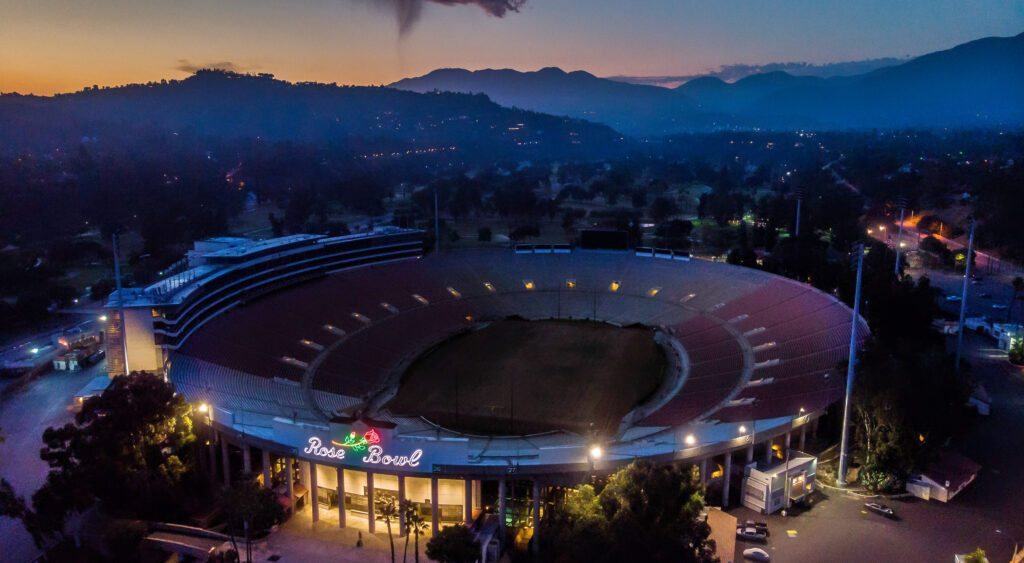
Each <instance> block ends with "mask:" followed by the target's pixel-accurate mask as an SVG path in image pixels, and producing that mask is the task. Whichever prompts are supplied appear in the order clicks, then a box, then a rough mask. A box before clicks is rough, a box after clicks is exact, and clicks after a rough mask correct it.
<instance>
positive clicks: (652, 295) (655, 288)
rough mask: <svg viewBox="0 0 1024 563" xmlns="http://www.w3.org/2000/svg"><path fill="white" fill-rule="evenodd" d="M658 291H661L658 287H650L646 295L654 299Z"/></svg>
mask: <svg viewBox="0 0 1024 563" xmlns="http://www.w3.org/2000/svg"><path fill="white" fill-rule="evenodd" d="M659 291H661V288H660V287H652V288H651V289H648V290H647V295H649V296H650V297H654V296H655V295H657V294H658V292H659Z"/></svg>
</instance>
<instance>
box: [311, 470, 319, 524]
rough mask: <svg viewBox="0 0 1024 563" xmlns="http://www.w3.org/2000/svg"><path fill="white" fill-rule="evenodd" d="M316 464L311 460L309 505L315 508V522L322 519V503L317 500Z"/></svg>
mask: <svg viewBox="0 0 1024 563" xmlns="http://www.w3.org/2000/svg"><path fill="white" fill-rule="evenodd" d="M316 493H317V488H316V464H315V463H313V462H312V461H311V462H309V506H310V508H312V509H313V524H316V523H317V522H319V521H320V503H319V502H317V496H316Z"/></svg>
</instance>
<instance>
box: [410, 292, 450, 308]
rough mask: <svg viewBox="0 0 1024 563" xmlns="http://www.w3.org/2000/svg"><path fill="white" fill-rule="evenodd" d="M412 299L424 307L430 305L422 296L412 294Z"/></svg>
mask: <svg viewBox="0 0 1024 563" xmlns="http://www.w3.org/2000/svg"><path fill="white" fill-rule="evenodd" d="M449 289H451V288H449ZM412 298H413V299H415V300H416V301H419V302H420V303H423V304H424V305H430V301H427V298H426V297H423V296H422V295H419V294H418V293H413V294H412Z"/></svg>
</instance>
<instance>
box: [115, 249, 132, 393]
mask: <svg viewBox="0 0 1024 563" xmlns="http://www.w3.org/2000/svg"><path fill="white" fill-rule="evenodd" d="M113 241H114V281H115V283H116V287H117V316H118V317H120V319H121V348H122V349H123V351H124V374H125V375H128V374H129V373H131V371H130V370H129V369H128V321H126V320H125V318H124V290H123V289H122V288H121V253H120V251H119V250H118V246H117V233H114V235H113Z"/></svg>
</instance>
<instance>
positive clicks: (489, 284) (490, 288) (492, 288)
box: [484, 282, 494, 291]
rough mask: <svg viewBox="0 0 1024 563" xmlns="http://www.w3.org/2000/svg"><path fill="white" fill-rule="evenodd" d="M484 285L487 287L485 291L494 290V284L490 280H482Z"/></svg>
mask: <svg viewBox="0 0 1024 563" xmlns="http://www.w3.org/2000/svg"><path fill="white" fill-rule="evenodd" d="M484 287H486V288H487V291H494V286H493V285H492V284H491V282H484Z"/></svg>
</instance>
